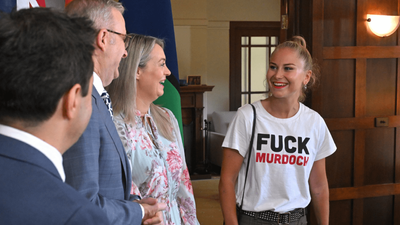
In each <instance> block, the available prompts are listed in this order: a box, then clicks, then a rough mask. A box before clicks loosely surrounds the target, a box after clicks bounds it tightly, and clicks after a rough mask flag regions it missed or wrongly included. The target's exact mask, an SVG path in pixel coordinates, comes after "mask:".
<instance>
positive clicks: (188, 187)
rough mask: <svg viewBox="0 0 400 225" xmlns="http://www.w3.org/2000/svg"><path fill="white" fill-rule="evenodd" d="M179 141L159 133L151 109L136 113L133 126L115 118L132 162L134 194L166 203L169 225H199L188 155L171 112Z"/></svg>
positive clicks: (174, 131) (167, 222)
mask: <svg viewBox="0 0 400 225" xmlns="http://www.w3.org/2000/svg"><path fill="white" fill-rule="evenodd" d="M163 109H164V110H165V111H166V113H168V114H169V117H170V118H171V122H172V124H173V126H174V129H172V130H171V132H173V134H174V136H175V138H176V141H174V142H171V141H169V140H168V139H166V138H164V137H163V136H161V135H160V134H159V133H158V130H157V126H156V125H155V123H154V121H153V118H152V117H151V113H150V110H149V112H148V113H147V114H146V115H144V121H145V122H144V123H143V121H142V118H141V115H140V112H139V111H137V112H136V116H135V120H136V126H135V125H134V124H126V123H125V122H124V119H123V118H124V115H118V116H116V117H114V123H115V125H116V127H117V130H118V133H119V136H120V138H121V140H122V143H123V144H124V147H125V151H126V153H127V155H128V158H129V159H130V162H131V168H132V191H131V194H135V195H139V196H141V197H142V198H145V197H152V198H156V199H158V201H159V202H163V203H166V204H167V208H166V210H165V211H164V220H165V224H167V225H178V224H190V225H196V224H199V222H198V220H197V217H196V204H195V200H194V195H193V189H192V183H191V181H190V177H189V172H188V169H187V166H186V161H185V153H184V149H183V145H182V140H181V135H180V132H179V128H178V123H177V121H176V118H175V116H174V115H173V114H172V113H171V111H169V110H168V109H165V108H163Z"/></svg>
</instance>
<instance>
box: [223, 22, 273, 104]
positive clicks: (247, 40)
mask: <svg viewBox="0 0 400 225" xmlns="http://www.w3.org/2000/svg"><path fill="white" fill-rule="evenodd" d="M230 25H231V26H230V78H229V79H230V96H229V98H230V110H237V108H239V107H241V106H243V105H245V104H248V103H252V102H254V101H257V100H259V99H262V98H265V91H266V74H267V70H268V65H269V57H270V55H271V53H272V52H273V51H274V50H275V48H276V46H277V45H278V43H279V37H280V23H279V22H231V24H230Z"/></svg>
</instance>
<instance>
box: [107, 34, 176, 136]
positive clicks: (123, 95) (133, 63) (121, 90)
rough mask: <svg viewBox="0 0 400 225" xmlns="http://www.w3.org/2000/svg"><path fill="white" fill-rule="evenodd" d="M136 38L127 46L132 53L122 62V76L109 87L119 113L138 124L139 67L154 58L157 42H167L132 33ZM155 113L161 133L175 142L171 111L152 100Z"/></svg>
mask: <svg viewBox="0 0 400 225" xmlns="http://www.w3.org/2000/svg"><path fill="white" fill-rule="evenodd" d="M130 36H131V37H132V38H131V39H130V41H129V47H128V49H127V51H128V56H127V57H126V58H123V59H122V60H121V63H120V65H119V78H118V79H115V80H114V81H113V82H112V83H111V84H110V85H109V86H108V87H107V88H106V89H107V92H108V93H109V94H110V97H111V101H112V103H113V111H114V113H115V114H116V115H118V114H120V113H122V114H124V115H125V118H124V121H125V123H131V124H134V125H135V124H136V122H135V115H136V114H135V113H136V72H137V71H138V68H145V67H146V64H147V62H148V61H149V60H150V58H151V56H150V53H151V51H152V50H153V48H154V46H155V45H156V44H157V45H159V46H161V48H163V49H164V41H163V40H161V39H158V38H156V37H152V36H146V35H140V34H130ZM150 111H151V115H152V117H153V119H154V122H155V124H156V125H157V128H158V130H159V132H160V134H161V135H162V136H163V137H165V138H166V139H168V140H170V141H175V137H174V135H173V132H171V129H172V128H173V125H172V123H171V119H170V118H169V115H168V114H167V112H166V111H165V110H164V109H162V108H161V107H159V106H157V105H155V104H153V103H151V105H150Z"/></svg>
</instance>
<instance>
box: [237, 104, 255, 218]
mask: <svg viewBox="0 0 400 225" xmlns="http://www.w3.org/2000/svg"><path fill="white" fill-rule="evenodd" d="M250 105H251V107H252V108H253V114H254V117H253V128H252V131H251V139H250V145H249V151H248V152H249V157H248V159H247V166H246V175H245V177H244V185H243V196H242V203H241V204H240V206H239V213H240V211H242V207H243V199H244V192H245V189H246V181H247V173H248V172H249V165H250V157H251V149H252V148H253V139H254V131H255V128H256V117H257V114H256V108H254V105H253V104H250Z"/></svg>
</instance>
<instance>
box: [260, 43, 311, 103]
mask: <svg viewBox="0 0 400 225" xmlns="http://www.w3.org/2000/svg"><path fill="white" fill-rule="evenodd" d="M304 64H305V62H304V60H303V59H301V58H300V57H299V55H298V53H297V52H296V51H294V50H293V49H290V48H281V49H278V50H276V52H274V53H273V54H272V56H271V59H270V63H269V69H268V72H267V81H268V85H269V92H270V94H272V96H273V97H275V98H290V99H292V98H294V99H296V100H297V99H298V98H299V96H300V94H301V93H302V88H303V86H304V85H306V84H307V83H308V81H309V80H310V76H311V71H310V70H308V71H305V69H304Z"/></svg>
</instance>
